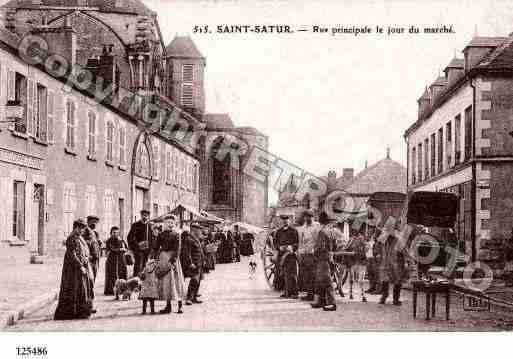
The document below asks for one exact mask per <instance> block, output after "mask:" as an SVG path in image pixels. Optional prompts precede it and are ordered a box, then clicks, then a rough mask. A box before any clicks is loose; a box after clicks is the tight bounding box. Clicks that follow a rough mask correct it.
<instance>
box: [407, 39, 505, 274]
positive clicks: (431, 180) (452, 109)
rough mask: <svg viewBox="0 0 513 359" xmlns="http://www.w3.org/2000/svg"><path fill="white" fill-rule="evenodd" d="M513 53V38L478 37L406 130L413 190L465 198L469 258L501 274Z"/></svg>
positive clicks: (463, 234)
mask: <svg viewBox="0 0 513 359" xmlns="http://www.w3.org/2000/svg"><path fill="white" fill-rule="evenodd" d="M512 50H513V37H512V36H509V37H475V38H473V39H472V40H471V41H470V42H469V43H468V45H467V46H466V47H465V49H464V50H463V54H464V59H453V60H452V61H451V62H450V63H449V65H448V66H447V67H446V69H445V71H444V72H445V76H443V77H440V78H439V79H437V80H436V81H435V82H434V83H433V84H432V85H430V86H429V87H428V88H427V89H426V91H425V92H424V94H423V95H422V96H421V98H420V99H419V100H418V103H419V112H418V120H417V121H416V122H415V123H414V124H412V125H411V126H410V128H408V130H407V131H406V133H405V138H406V142H407V145H408V190H409V191H419V190H427V191H447V192H452V193H455V194H456V195H458V196H459V199H460V206H459V213H458V220H457V224H456V233H457V236H458V240H459V242H460V246H459V248H460V251H461V252H462V254H464V256H463V258H462V259H464V260H466V261H467V262H470V261H483V262H485V263H487V264H488V265H489V266H490V267H491V268H492V269H493V270H494V271H495V272H496V273H500V272H501V271H502V269H503V266H504V258H503V256H502V245H503V241H504V240H505V239H507V238H509V237H510V236H511V230H512V227H513V217H512V216H511V213H512V210H513V186H512V185H511V180H510V178H511V176H512V175H513V136H512V135H513V122H512V121H511V118H512V115H513V97H512V95H511V94H512V91H511V90H512V88H513V76H512V75H513V56H512Z"/></svg>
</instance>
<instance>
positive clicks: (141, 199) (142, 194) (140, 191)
mask: <svg viewBox="0 0 513 359" xmlns="http://www.w3.org/2000/svg"><path fill="white" fill-rule="evenodd" d="M143 209H149V198H148V190H147V189H144V188H141V187H136V188H135V203H134V213H133V216H134V222H136V221H138V220H139V219H141V211H142V210H143Z"/></svg>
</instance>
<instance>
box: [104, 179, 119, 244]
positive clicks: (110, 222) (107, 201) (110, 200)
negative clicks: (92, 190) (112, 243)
mask: <svg viewBox="0 0 513 359" xmlns="http://www.w3.org/2000/svg"><path fill="white" fill-rule="evenodd" d="M114 208H115V203H114V193H113V192H112V190H109V189H108V190H105V197H104V210H105V213H104V215H103V231H104V234H103V236H104V238H108V237H109V233H110V229H111V228H112V227H113V226H115V225H117V223H114V218H115V216H114Z"/></svg>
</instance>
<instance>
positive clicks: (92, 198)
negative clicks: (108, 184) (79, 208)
mask: <svg viewBox="0 0 513 359" xmlns="http://www.w3.org/2000/svg"><path fill="white" fill-rule="evenodd" d="M85 209H86V215H88V216H89V215H96V214H97V213H96V189H95V187H94V186H87V187H86V192H85Z"/></svg>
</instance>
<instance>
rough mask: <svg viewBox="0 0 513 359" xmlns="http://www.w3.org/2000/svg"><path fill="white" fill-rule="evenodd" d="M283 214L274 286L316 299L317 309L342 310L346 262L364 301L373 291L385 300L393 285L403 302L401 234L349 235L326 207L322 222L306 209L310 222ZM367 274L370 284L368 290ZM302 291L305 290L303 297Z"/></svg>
mask: <svg viewBox="0 0 513 359" xmlns="http://www.w3.org/2000/svg"><path fill="white" fill-rule="evenodd" d="M280 218H281V221H282V223H281V226H280V227H279V228H278V229H277V230H275V231H273V232H271V237H272V240H273V243H274V248H276V250H277V258H275V262H276V264H277V273H276V276H275V279H274V286H275V288H276V289H278V290H280V291H283V294H282V295H281V297H282V298H293V299H301V300H304V301H311V302H312V303H311V306H312V308H323V309H324V310H325V311H335V310H337V305H336V303H335V297H334V287H333V284H334V274H335V270H337V266H338V268H339V269H340V268H341V266H342V267H343V268H344V269H345V270H346V271H347V273H348V275H349V276H350V280H351V281H352V282H354V283H356V285H357V287H358V288H359V290H360V294H361V298H362V301H363V302H367V297H366V294H373V295H381V298H380V301H379V303H380V304H385V303H386V301H387V299H388V296H389V291H390V287H392V292H393V304H394V305H398V306H399V305H401V301H400V293H401V288H402V283H403V281H404V280H405V279H406V276H407V271H406V260H405V258H406V256H405V253H404V252H403V251H402V250H401V248H402V247H401V246H397V245H396V244H397V243H396V241H397V238H396V237H394V236H386V238H385V239H384V240H383V239H381V237H380V236H379V233H378V232H375V233H373V234H371V235H369V233H367V232H365V231H363V230H362V231H356V232H353V233H351V235H350V236H349V240H346V239H345V237H344V235H343V233H342V231H341V228H340V227H339V225H338V224H337V223H336V222H334V221H332V220H330V218H329V217H328V215H327V214H326V213H325V212H322V213H321V214H320V216H319V222H316V221H314V213H313V212H312V211H310V210H307V211H305V212H304V213H303V222H304V224H302V225H298V226H293V225H292V224H291V217H290V216H289V215H281V216H280ZM378 238H379V239H378ZM340 258H342V260H340ZM367 276H368V278H369V288H368V289H367V290H365V288H364V278H365V277H367ZM300 292H304V293H305V295H304V296H302V297H299V294H300ZM351 296H352V292H351ZM351 299H352V298H351Z"/></svg>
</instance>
